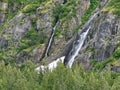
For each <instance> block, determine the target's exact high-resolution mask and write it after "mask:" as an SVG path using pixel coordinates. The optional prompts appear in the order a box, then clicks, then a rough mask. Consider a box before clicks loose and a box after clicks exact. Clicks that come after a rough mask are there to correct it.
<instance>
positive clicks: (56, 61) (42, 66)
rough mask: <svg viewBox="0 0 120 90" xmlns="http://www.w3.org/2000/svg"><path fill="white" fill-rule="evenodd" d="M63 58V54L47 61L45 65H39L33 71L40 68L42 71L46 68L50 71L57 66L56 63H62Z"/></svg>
mask: <svg viewBox="0 0 120 90" xmlns="http://www.w3.org/2000/svg"><path fill="white" fill-rule="evenodd" d="M64 59H65V56H63V57H60V58H58V59H57V60H55V61H53V62H51V63H49V64H48V65H47V66H44V65H41V66H39V67H37V68H35V71H38V72H39V71H40V70H42V71H44V70H46V69H48V70H50V71H53V70H54V69H55V68H56V67H57V65H58V63H59V62H62V63H63V62H64Z"/></svg>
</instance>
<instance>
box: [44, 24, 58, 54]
mask: <svg viewBox="0 0 120 90" xmlns="http://www.w3.org/2000/svg"><path fill="white" fill-rule="evenodd" d="M57 24H58V22H57V23H56V25H55V26H54V28H53V31H52V35H51V36H50V40H49V42H48V46H47V48H46V51H45V56H47V54H48V51H49V49H50V46H51V44H52V40H53V36H54V34H55V33H54V32H55V30H56V27H57Z"/></svg>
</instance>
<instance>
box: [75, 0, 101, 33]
mask: <svg viewBox="0 0 120 90" xmlns="http://www.w3.org/2000/svg"><path fill="white" fill-rule="evenodd" d="M98 5H99V1H98V0H90V7H89V8H88V10H87V11H86V12H85V14H84V15H83V16H82V18H81V19H82V20H81V24H80V25H79V26H78V27H77V28H76V29H75V30H74V34H75V33H76V32H77V31H78V30H79V29H80V28H81V27H82V26H83V25H84V24H85V22H86V21H87V20H88V19H89V18H90V16H91V14H92V12H93V11H94V10H95V9H96V7H97V6H98Z"/></svg>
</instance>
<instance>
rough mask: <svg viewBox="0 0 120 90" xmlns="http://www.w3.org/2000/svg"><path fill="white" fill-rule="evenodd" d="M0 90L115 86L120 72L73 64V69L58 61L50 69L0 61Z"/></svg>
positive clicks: (89, 89) (114, 89) (104, 88)
mask: <svg viewBox="0 0 120 90" xmlns="http://www.w3.org/2000/svg"><path fill="white" fill-rule="evenodd" d="M0 66H1V67H0V90H119V87H120V84H119V82H120V74H119V73H113V72H109V71H106V72H103V73H98V72H93V71H85V70H84V69H82V68H81V67H80V66H77V65H75V66H74V67H73V69H69V68H67V67H64V66H63V65H62V64H59V66H58V67H57V68H56V69H55V70H54V71H53V72H50V71H45V72H40V73H39V74H38V73H37V72H36V71H35V70H34V68H35V66H34V65H33V64H32V63H31V62H26V63H25V64H23V65H21V68H17V66H16V65H14V66H11V65H7V66H6V65H5V64H4V62H0Z"/></svg>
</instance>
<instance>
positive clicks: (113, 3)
mask: <svg viewBox="0 0 120 90" xmlns="http://www.w3.org/2000/svg"><path fill="white" fill-rule="evenodd" d="M103 11H110V12H112V13H114V14H117V15H118V16H119V17H120V0H110V1H109V3H108V5H107V6H106V7H105V8H104V9H103Z"/></svg>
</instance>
